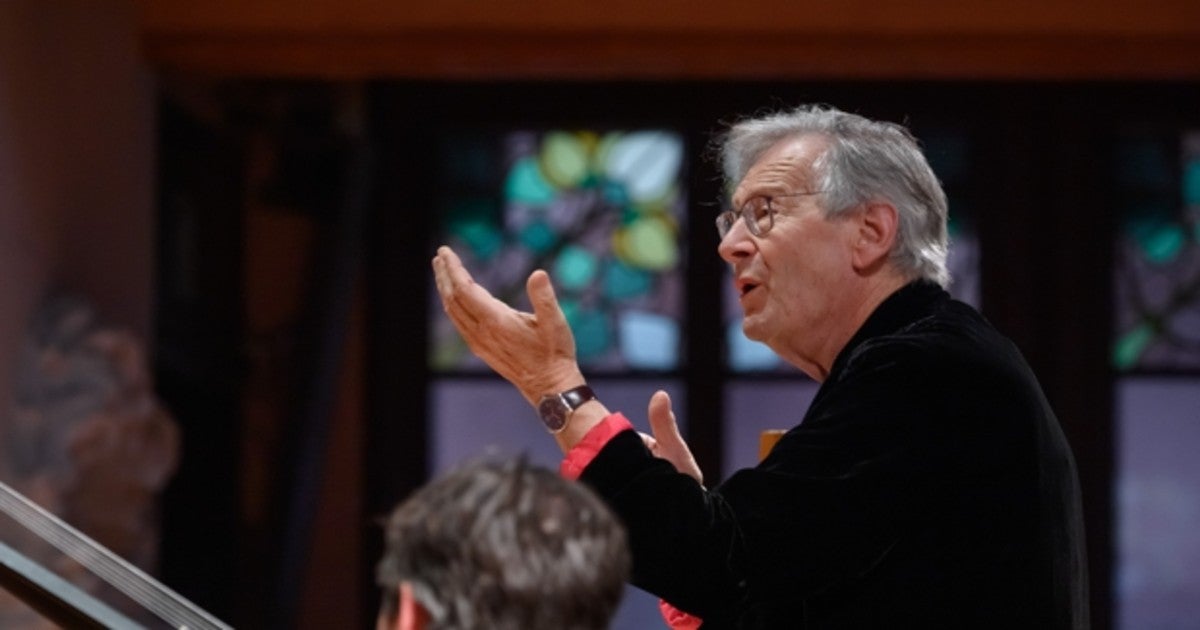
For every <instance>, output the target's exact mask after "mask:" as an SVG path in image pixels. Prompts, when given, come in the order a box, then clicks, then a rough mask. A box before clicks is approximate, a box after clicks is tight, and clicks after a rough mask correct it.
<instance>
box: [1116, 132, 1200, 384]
mask: <svg viewBox="0 0 1200 630" xmlns="http://www.w3.org/2000/svg"><path fill="white" fill-rule="evenodd" d="M1117 160H1118V164H1117V176H1118V181H1117V183H1118V186H1119V194H1118V203H1120V204H1121V205H1120V208H1119V210H1120V220H1121V223H1120V225H1119V240H1118V243H1117V253H1116V259H1117V265H1116V268H1117V277H1116V287H1115V290H1116V292H1115V294H1116V300H1117V308H1116V324H1117V330H1116V339H1115V342H1114V344H1113V363H1114V365H1115V366H1116V367H1117V369H1119V370H1139V369H1140V370H1177V369H1197V368H1200V132H1193V133H1187V134H1184V135H1183V136H1182V139H1181V140H1180V139H1179V138H1178V136H1177V137H1175V138H1170V137H1167V138H1162V137H1155V136H1153V135H1148V134H1147V135H1139V136H1130V137H1126V138H1125V139H1123V141H1122V142H1121V144H1120V146H1119V150H1118V152H1117Z"/></svg>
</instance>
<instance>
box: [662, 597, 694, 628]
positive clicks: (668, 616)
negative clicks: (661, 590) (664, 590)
mask: <svg viewBox="0 0 1200 630" xmlns="http://www.w3.org/2000/svg"><path fill="white" fill-rule="evenodd" d="M658 612H660V613H661V614H662V616H663V621H665V622H667V627H669V628H671V630H697V629H698V628H699V627H700V623H701V619H700V618H699V617H696V616H693V615H689V614H687V613H685V612H683V611H682V610H679V609H678V608H676V607H674V606H672V605H670V604H668V603H667V600H665V599H660V600H658Z"/></svg>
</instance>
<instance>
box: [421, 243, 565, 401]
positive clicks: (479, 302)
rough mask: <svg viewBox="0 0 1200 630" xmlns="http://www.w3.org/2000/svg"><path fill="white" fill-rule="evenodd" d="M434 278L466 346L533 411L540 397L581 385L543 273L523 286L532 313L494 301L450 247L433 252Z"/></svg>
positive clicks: (532, 276)
mask: <svg viewBox="0 0 1200 630" xmlns="http://www.w3.org/2000/svg"><path fill="white" fill-rule="evenodd" d="M433 275H434V279H435V281H436V283H437V290H438V294H439V295H440V296H441V298H442V307H443V308H444V309H445V311H446V315H447V316H449V317H450V321H451V322H453V323H454V326H455V328H457V329H458V332H459V334H461V335H462V337H463V339H464V340H465V341H466V342H467V346H468V347H470V348H471V351H472V352H474V353H475V354H476V355H478V356H479V358H481V359H483V361H484V362H485V363H487V364H488V366H490V367H491V368H492V369H493V370H495V371H496V373H498V374H499V375H500V376H502V377H504V378H505V379H507V380H508V381H509V382H510V383H512V384H513V385H514V386H516V388H517V389H518V390H520V392H521V395H522V396H524V397H525V399H526V400H528V401H529V403H530V404H532V405H536V404H537V401H538V399H539V398H541V396H542V395H543V394H547V393H550V392H558V391H563V390H566V389H569V388H571V387H574V386H576V385H580V384H582V383H583V382H584V379H583V374H582V373H581V372H580V370H579V364H578V362H577V361H576V359H575V338H574V336H572V334H571V329H570V327H569V326H568V325H567V320H566V317H565V316H564V315H563V312H562V309H561V308H560V307H559V305H558V300H557V298H555V296H554V288H553V287H552V286H551V285H550V276H549V275H547V274H546V272H545V271H542V270H540V269H539V270H537V271H534V272H533V273H532V274H530V276H529V280H528V281H527V282H526V285H525V290H526V291H527V292H528V293H529V300H530V302H531V303H532V304H533V313H526V312H524V311H518V310H516V309H514V308H512V307H510V306H508V305H507V304H505V303H504V302H501V301H500V300H498V299H496V298H495V297H493V296H492V294H491V293H489V292H488V290H487V289H485V288H483V287H482V286H480V285H479V284H477V283H476V282H475V280H474V279H473V278H472V277H471V274H470V273H469V272H468V271H467V269H466V268H465V267H464V266H463V264H462V261H461V260H460V259H459V257H458V255H457V254H455V253H454V251H453V250H451V249H450V248H449V247H444V246H443V247H439V248H438V251H437V255H436V256H434V258H433Z"/></svg>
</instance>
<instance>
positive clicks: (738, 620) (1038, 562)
mask: <svg viewBox="0 0 1200 630" xmlns="http://www.w3.org/2000/svg"><path fill="white" fill-rule="evenodd" d="M780 423H781V424H785V425H786V424H790V423H791V422H789V421H788V420H787V419H786V418H780ZM581 478H582V479H583V480H584V482H586V483H588V484H589V485H591V486H592V487H593V488H595V489H596V490H597V491H598V492H599V493H600V494H601V495H602V496H603V497H605V499H606V500H607V501H608V502H609V503H610V504H611V505H612V506H613V507H614V509H615V510H616V511H617V513H618V514H620V516H621V517H622V519H623V520H624V522H625V524H626V525H627V527H628V530H629V537H630V544H631V545H632V550H633V559H634V576H633V582H634V584H637V585H638V586H640V587H642V588H644V589H646V590H647V591H649V592H651V593H654V594H656V595H659V596H661V597H663V598H664V599H666V600H667V601H669V602H671V603H672V604H674V605H675V606H676V607H678V608H680V609H682V610H684V611H687V612H690V613H692V614H694V615H697V616H699V617H701V618H702V619H703V620H704V625H703V628H706V629H708V628H901V627H905V628H907V627H921V628H1055V629H1057V628H1083V627H1087V581H1086V574H1085V561H1084V551H1083V526H1082V514H1081V507H1080V501H1079V485H1078V480H1077V477H1076V472H1075V464H1074V460H1073V458H1072V456H1071V452H1070V449H1069V447H1068V446H1067V443H1066V440H1065V439H1064V437H1063V434H1062V431H1061V429H1060V427H1059V425H1058V421H1057V420H1056V419H1055V417H1054V413H1053V412H1052V411H1051V410H1050V407H1049V405H1048V404H1047V402H1046V399H1045V397H1044V395H1043V394H1042V391H1041V388H1040V386H1039V385H1038V383H1037V380H1036V378H1035V377H1034V375H1033V373H1032V372H1031V370H1030V369H1029V367H1028V365H1027V364H1026V363H1025V360H1024V359H1023V358H1022V357H1021V355H1020V353H1019V352H1018V351H1017V349H1016V347H1015V346H1014V345H1013V344H1012V343H1011V342H1010V341H1009V340H1007V339H1006V338H1004V337H1003V336H1001V335H1000V334H999V333H997V332H996V331H995V329H993V328H992V327H991V325H989V324H988V323H987V322H986V321H985V320H984V319H983V318H982V317H981V316H980V315H979V314H978V313H976V312H975V311H974V310H973V309H971V308H970V307H969V306H967V305H965V304H962V303H961V302H957V301H954V300H952V299H950V297H949V295H948V294H946V292H945V291H943V290H942V289H941V288H940V287H937V286H936V285H933V284H930V283H927V282H915V283H912V284H910V285H908V286H906V287H904V288H902V289H900V290H899V291H897V292H896V293H895V294H893V295H892V296H891V297H889V298H888V299H887V300H885V301H884V302H883V304H881V305H880V306H879V307H878V308H877V309H876V311H875V312H874V313H873V314H872V315H871V316H870V318H868V320H867V321H866V323H865V324H864V325H863V327H862V328H861V329H860V330H859V331H858V332H857V334H856V335H855V336H854V338H853V339H851V341H850V342H849V343H848V344H847V345H846V347H845V348H844V349H843V350H842V352H841V353H840V354H839V355H838V357H837V360H836V361H835V362H834V364H833V368H832V369H831V370H830V373H829V378H828V379H827V380H826V381H825V383H824V384H822V386H821V388H820V390H819V391H818V392H817V395H816V398H815V399H814V400H813V402H812V405H811V406H810V407H809V409H808V412H807V413H805V414H804V418H803V420H802V421H801V422H800V423H799V425H798V426H796V427H794V428H793V429H791V430H790V431H788V433H787V434H786V435H785V436H784V437H783V439H781V440H780V442H779V443H778V444H777V445H776V446H775V448H774V450H773V451H772V452H771V453H770V455H768V456H767V458H766V459H765V460H764V461H763V462H762V463H760V464H759V465H758V466H757V467H755V468H752V469H748V470H742V471H739V472H738V473H736V474H734V475H733V476H732V477H730V478H729V479H728V480H727V481H725V482H724V483H723V484H721V485H720V486H719V487H717V488H715V489H713V490H711V491H709V490H705V489H703V488H701V487H700V486H699V485H698V484H696V483H695V482H694V481H693V480H692V479H690V478H689V477H687V476H684V475H681V474H678V473H676V472H675V471H674V469H673V468H672V467H671V465H670V464H669V463H667V462H665V461H663V460H659V459H655V458H654V457H652V456H651V455H650V454H649V452H648V451H647V450H646V449H645V448H644V447H643V446H642V444H641V441H640V439H639V438H638V437H637V435H636V433H634V432H632V431H626V432H624V433H621V434H619V435H617V436H616V437H615V438H613V439H612V440H611V441H610V442H609V443H608V444H607V445H605V447H604V448H603V449H602V450H601V451H600V453H599V454H598V455H597V456H596V458H595V459H594V460H593V461H592V462H591V463H590V464H589V465H588V467H587V468H586V469H585V470H584V472H583V475H582V477H581Z"/></svg>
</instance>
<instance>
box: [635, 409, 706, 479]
mask: <svg viewBox="0 0 1200 630" xmlns="http://www.w3.org/2000/svg"><path fill="white" fill-rule="evenodd" d="M647 415H648V416H649V418H650V430H651V431H652V432H653V433H654V435H653V436H649V435H646V434H645V433H642V434H641V435H642V442H643V443H645V445H646V448H648V449H650V453H651V454H653V455H654V456H655V457H659V458H662V459H665V460H667V461H669V462H671V465H673V466H675V470H677V471H679V472H681V473H683V474H685V475H688V476H689V477H691V478H692V479H695V480H696V482H697V483H700V484H703V483H704V474H703V473H701V472H700V466H698V465H696V458H695V457H693V456H692V450H691V449H689V448H688V445H687V443H686V442H684V441H683V436H681V435H679V425H678V424H677V423H676V422H675V412H673V411H671V397H670V396H669V395H668V394H667V392H664V391H663V390H661V389H660V390H658V391H657V392H654V395H653V396H651V397H650V406H649V409H648V410H647Z"/></svg>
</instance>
